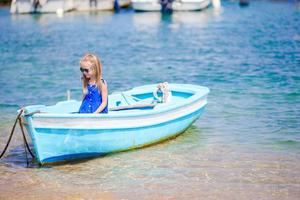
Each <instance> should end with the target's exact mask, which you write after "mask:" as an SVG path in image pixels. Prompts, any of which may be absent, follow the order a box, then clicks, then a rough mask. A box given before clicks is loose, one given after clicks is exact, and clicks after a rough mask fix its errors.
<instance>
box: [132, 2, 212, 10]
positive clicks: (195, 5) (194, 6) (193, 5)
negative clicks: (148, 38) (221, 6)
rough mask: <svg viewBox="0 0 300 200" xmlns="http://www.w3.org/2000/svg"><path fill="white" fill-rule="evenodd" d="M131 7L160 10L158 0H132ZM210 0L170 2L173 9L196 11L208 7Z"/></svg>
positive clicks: (160, 6) (160, 5)
mask: <svg viewBox="0 0 300 200" xmlns="http://www.w3.org/2000/svg"><path fill="white" fill-rule="evenodd" d="M131 3H132V7H133V9H134V10H136V11H161V10H162V3H161V1H160V0H132V1H131ZM210 3H211V0H174V1H173V2H171V3H170V8H169V9H170V10H173V11H197V10H202V9H204V8H206V7H208V6H209V5H210Z"/></svg>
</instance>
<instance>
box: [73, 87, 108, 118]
mask: <svg viewBox="0 0 300 200" xmlns="http://www.w3.org/2000/svg"><path fill="white" fill-rule="evenodd" d="M87 88H88V93H87V94H86V95H85V97H84V99H83V100H82V103H81V106H80V108H79V113H93V112H95V111H96V110H97V109H98V108H99V106H100V105H101V103H102V95H101V92H99V90H98V88H97V86H96V85H88V86H87ZM107 112H108V101H107V104H106V106H105V108H104V109H103V110H102V111H101V112H100V113H107Z"/></svg>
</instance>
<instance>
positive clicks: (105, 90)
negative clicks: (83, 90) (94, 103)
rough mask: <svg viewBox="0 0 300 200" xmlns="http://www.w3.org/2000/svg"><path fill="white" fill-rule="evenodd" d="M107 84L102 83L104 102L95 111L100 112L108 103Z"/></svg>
mask: <svg viewBox="0 0 300 200" xmlns="http://www.w3.org/2000/svg"><path fill="white" fill-rule="evenodd" d="M107 93H108V92H107V85H106V84H103V85H102V90H101V96H102V103H101V104H100V106H99V108H97V110H96V111H95V112H94V113H100V112H101V111H102V110H103V109H104V108H105V107H106V105H107V95H108V94H107Z"/></svg>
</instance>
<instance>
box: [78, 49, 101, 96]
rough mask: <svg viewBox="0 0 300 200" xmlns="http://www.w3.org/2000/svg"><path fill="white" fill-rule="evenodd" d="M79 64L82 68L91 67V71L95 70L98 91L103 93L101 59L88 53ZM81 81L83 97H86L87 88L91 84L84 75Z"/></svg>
mask: <svg viewBox="0 0 300 200" xmlns="http://www.w3.org/2000/svg"><path fill="white" fill-rule="evenodd" d="M79 64H80V66H81V67H89V68H90V69H92V70H94V72H95V79H96V80H95V81H96V85H97V88H98V90H99V91H100V92H101V90H102V84H103V83H102V64H101V61H100V59H99V58H98V57H97V56H96V55H95V54H92V53H87V54H85V55H84V56H83V57H82V58H81V60H80V62H79ZM81 79H82V93H83V96H84V97H85V95H86V94H87V93H88V89H87V86H88V83H89V79H88V78H86V77H85V76H84V75H82V77H81Z"/></svg>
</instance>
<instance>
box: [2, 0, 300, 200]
mask: <svg viewBox="0 0 300 200" xmlns="http://www.w3.org/2000/svg"><path fill="white" fill-rule="evenodd" d="M299 24H300V10H299V9H298V8H297V6H296V4H295V3H293V2H256V1H254V2H251V5H250V6H249V7H246V8H240V7H239V6H238V5H237V3H236V2H223V7H222V10H221V11H214V10H213V9H211V8H210V9H207V10H205V11H203V12H189V13H174V14H173V15H171V16H162V15H161V14H160V13H134V12H132V11H131V10H125V11H122V12H121V13H118V14H114V13H110V12H107V13H67V14H65V15H64V17H63V18H59V17H57V16H56V15H51V14H49V15H35V16H32V15H17V16H11V15H9V13H8V9H6V8H1V9H0V54H1V57H0V69H1V73H0V85H1V90H0V97H1V98H0V117H1V118H0V141H1V142H0V143H1V146H0V147H1V148H0V149H2V148H3V147H4V145H5V142H6V140H7V137H8V133H9V131H10V128H11V126H12V124H13V120H14V118H15V117H16V110H17V109H18V108H19V107H21V106H25V105H29V104H41V103H42V104H47V105H50V104H54V103H55V102H57V101H60V100H64V99H66V95H65V94H66V90H67V89H72V96H73V98H76V99H80V84H81V83H80V73H79V67H78V61H79V59H80V57H81V56H82V55H83V54H84V53H85V52H87V51H92V52H96V53H97V54H99V55H100V56H101V58H102V61H103V64H104V75H105V78H106V79H107V81H108V83H109V89H110V92H112V91H119V90H124V89H129V88H132V87H134V86H139V85H143V84H149V83H157V82H162V81H168V82H176V83H191V84H200V85H205V86H207V87H209V88H210V89H211V93H210V95H209V104H208V106H207V109H206V111H205V113H204V114H203V115H202V116H201V117H200V118H199V120H197V121H196V122H195V123H194V125H193V126H191V127H190V128H189V129H188V130H187V131H186V132H185V133H184V134H182V135H181V136H179V137H177V138H175V139H173V140H170V141H167V142H164V143H162V144H158V145H155V146H151V147H148V148H144V149H140V150H136V151H129V152H123V153H119V154H112V155H109V156H106V157H103V158H97V159H92V160H88V161H83V162H79V163H70V164H66V165H60V166H55V167H48V168H37V167H36V166H32V168H26V160H25V158H24V157H25V154H24V151H23V146H22V145H23V143H22V140H21V136H20V130H17V133H16V135H15V137H14V140H13V144H12V145H11V147H10V151H9V153H7V154H6V155H7V156H6V158H5V159H3V160H1V162H0V168H1V170H0V175H1V179H0V197H1V198H0V199H20V198H24V199H28V198H32V199H40V198H43V199H61V198H64V199H80V198H84V199H89V198H90V199H99V198H103V199H199V198H206V199H257V198H260V199H298V198H299V196H300V192H299V191H300V154H299V153H300V129H299V127H300V89H299V88H300V67H299V66H300V26H299Z"/></svg>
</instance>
